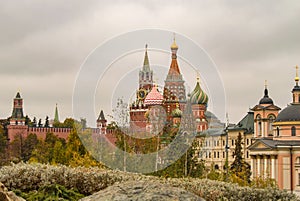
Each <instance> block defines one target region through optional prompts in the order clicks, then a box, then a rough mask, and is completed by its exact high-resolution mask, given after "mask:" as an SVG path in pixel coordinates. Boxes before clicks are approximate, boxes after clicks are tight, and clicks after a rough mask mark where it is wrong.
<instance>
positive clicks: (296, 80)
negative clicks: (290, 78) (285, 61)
mask: <svg viewBox="0 0 300 201" xmlns="http://www.w3.org/2000/svg"><path fill="white" fill-rule="evenodd" d="M295 68H296V77H295V82H296V84H297V85H298V82H299V76H298V69H299V67H298V66H297V65H296V67H295Z"/></svg>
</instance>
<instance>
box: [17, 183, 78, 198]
mask: <svg viewBox="0 0 300 201" xmlns="http://www.w3.org/2000/svg"><path fill="white" fill-rule="evenodd" d="M15 193H16V195H18V196H21V197H23V198H25V199H26V200H27V201H52V200H62V201H68V200H71V201H76V200H78V199H80V198H83V197H84V195H82V194H80V193H78V191H77V190H74V189H70V190H68V189H66V188H65V187H64V186H61V185H58V184H51V185H49V186H44V187H41V188H39V190H38V191H31V192H29V193H23V192H21V191H20V190H16V191H15Z"/></svg>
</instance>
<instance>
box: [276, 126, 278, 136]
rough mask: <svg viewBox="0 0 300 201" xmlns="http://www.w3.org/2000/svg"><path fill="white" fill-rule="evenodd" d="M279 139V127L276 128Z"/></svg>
mask: <svg viewBox="0 0 300 201" xmlns="http://www.w3.org/2000/svg"><path fill="white" fill-rule="evenodd" d="M276 132H277V137H279V127H277V128H276Z"/></svg>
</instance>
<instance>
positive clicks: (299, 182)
mask: <svg viewBox="0 0 300 201" xmlns="http://www.w3.org/2000/svg"><path fill="white" fill-rule="evenodd" d="M298 186H300V173H298Z"/></svg>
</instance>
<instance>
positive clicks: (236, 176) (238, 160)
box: [230, 133, 251, 185]
mask: <svg viewBox="0 0 300 201" xmlns="http://www.w3.org/2000/svg"><path fill="white" fill-rule="evenodd" d="M242 144H243V142H242V135H241V133H239V134H238V138H237V141H236V143H235V149H234V153H233V156H234V157H235V158H234V161H233V163H232V164H231V166H230V170H231V172H232V174H233V175H232V179H233V182H236V183H239V184H240V185H248V184H250V176H251V170H250V165H249V164H248V163H247V162H245V161H244V159H243V152H242Z"/></svg>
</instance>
